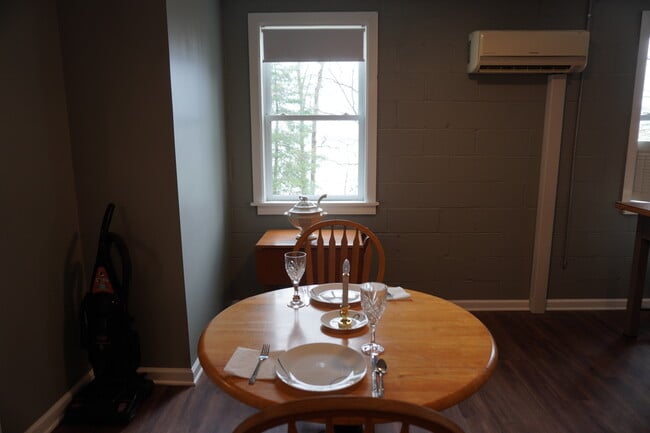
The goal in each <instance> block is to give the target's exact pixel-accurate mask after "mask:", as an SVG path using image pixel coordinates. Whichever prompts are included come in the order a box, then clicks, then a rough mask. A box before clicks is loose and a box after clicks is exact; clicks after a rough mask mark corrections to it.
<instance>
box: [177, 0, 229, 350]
mask: <svg viewBox="0 0 650 433" xmlns="http://www.w3.org/2000/svg"><path fill="white" fill-rule="evenodd" d="M167 19H168V34H169V57H170V66H171V89H172V106H173V115H174V143H175V150H176V171H177V178H178V192H179V194H178V196H179V206H180V223H181V237H182V241H183V242H182V243H183V268H184V278H185V299H186V304H187V319H188V331H189V348H190V359H191V360H194V359H196V356H197V346H198V340H199V337H200V334H201V332H202V331H203V329H204V328H205V326H206V325H207V323H208V322H209V321H210V319H212V317H214V316H215V315H216V314H217V313H218V312H219V311H220V310H221V309H222V307H223V305H224V302H225V300H224V294H225V293H226V287H227V275H228V270H227V268H226V265H227V263H228V261H227V257H226V255H227V253H228V251H227V247H226V244H227V235H228V232H227V230H226V218H227V216H228V214H227V209H228V203H227V200H228V190H227V188H228V185H227V176H226V154H225V151H226V143H225V125H224V123H225V118H224V110H223V89H222V82H223V76H222V72H221V71H222V68H223V65H222V52H221V29H220V8H219V2H218V1H212V0H193V1H191V2H188V1H187V0H173V1H171V0H170V1H167Z"/></svg>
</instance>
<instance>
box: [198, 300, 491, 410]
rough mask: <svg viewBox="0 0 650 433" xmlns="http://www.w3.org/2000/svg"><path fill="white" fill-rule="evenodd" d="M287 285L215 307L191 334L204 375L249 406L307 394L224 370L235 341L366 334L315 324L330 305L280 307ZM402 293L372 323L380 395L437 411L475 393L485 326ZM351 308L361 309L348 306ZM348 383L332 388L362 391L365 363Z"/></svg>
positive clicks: (367, 390)
mask: <svg viewBox="0 0 650 433" xmlns="http://www.w3.org/2000/svg"><path fill="white" fill-rule="evenodd" d="M292 291H293V289H291V288H287V289H280V290H275V291H271V292H267V293H263V294H260V295H256V296H252V297H250V298H247V299H244V300H242V301H239V302H237V303H236V304H234V305H232V306H230V307H228V308H227V309H225V310H223V311H222V312H221V313H219V314H218V315H217V316H216V317H215V318H214V319H213V320H212V321H211V322H210V324H209V325H208V326H207V327H206V329H205V330H204V331H203V334H202V335H201V339H200V340H199V359H200V361H201V365H202V366H203V370H204V371H205V373H206V375H207V376H208V377H209V378H210V379H212V381H214V383H216V384H217V385H218V386H219V387H221V388H222V389H223V390H224V391H226V392H227V393H228V394H230V395H231V396H232V397H234V398H236V399H237V400H239V401H241V402H243V403H245V404H247V405H250V406H252V407H256V408H262V407H266V406H270V405H274V404H277V403H282V402H286V401H290V400H296V399H301V398H306V397H313V396H314V395H315V393H313V392H309V391H303V390H298V389H294V388H292V387H290V386H288V385H286V384H285V383H283V382H282V381H280V380H279V379H277V378H276V379H275V380H258V381H257V382H256V383H255V384H254V385H249V384H248V379H244V378H240V377H235V376H230V375H226V373H224V367H225V366H226V363H227V362H228V360H229V359H230V357H231V356H232V354H233V353H234V352H235V350H236V349H237V347H238V346H241V347H249V348H254V349H258V348H260V347H261V346H262V344H263V343H269V344H270V345H271V350H272V351H277V350H287V349H291V348H293V347H296V346H299V345H302V344H307V343H319V342H328V343H335V344H340V345H343V346H348V347H350V348H353V349H355V350H358V351H360V347H361V345H362V344H363V343H366V342H367V341H368V340H369V338H370V331H369V329H368V327H367V326H366V327H364V328H362V329H359V330H355V331H351V332H345V333H341V332H336V331H330V330H328V329H327V328H323V327H321V322H320V317H321V315H323V314H324V313H325V312H327V311H330V310H332V307H328V306H323V305H321V304H320V303H316V302H312V303H311V305H309V306H307V307H303V308H301V309H299V310H295V311H294V310H292V309H291V308H289V307H287V305H286V304H287V301H288V300H289V299H290V298H291V295H292ZM408 293H410V294H411V298H410V299H406V300H395V301H389V302H388V303H387V307H386V311H385V313H384V316H383V317H382V319H381V320H380V322H379V324H378V325H377V337H376V338H377V342H379V343H381V344H382V345H383V346H384V347H385V348H386V350H385V352H384V353H383V354H382V355H381V357H382V358H384V359H385V360H386V362H387V363H388V374H386V375H385V376H384V384H385V393H384V398H387V399H395V400H402V401H407V402H411V403H415V404H418V405H422V406H427V407H430V408H433V409H436V410H442V409H445V408H448V407H450V406H453V405H455V404H457V403H459V402H460V401H462V400H464V399H466V398H467V397H469V396H470V395H472V394H473V393H474V392H476V391H477V390H478V389H479V388H480V387H481V386H482V385H483V384H484V383H485V382H486V381H487V380H488V378H489V377H490V375H491V374H492V372H493V371H494V368H495V366H496V363H497V348H496V345H495V343H494V339H493V338H492V335H491V334H490V331H488V329H487V328H486V327H485V326H484V325H483V323H481V321H479V320H478V319H477V318H476V317H475V316H473V315H472V314H471V313H469V312H468V311H467V310H464V309H463V308H461V307H459V306H457V305H455V304H453V303H452V302H449V301H446V300H444V299H441V298H438V297H435V296H432V295H428V294H425V293H422V292H417V291H412V290H409V291H408ZM352 308H353V309H359V310H360V309H361V306H360V305H358V304H357V305H353V306H352ZM366 358H367V362H368V373H367V374H366V377H365V378H364V379H363V380H362V381H361V382H359V383H357V384H355V385H354V386H352V387H350V388H347V389H344V390H340V391H337V392H335V393H336V394H345V395H354V396H370V395H372V392H371V391H372V388H371V377H370V375H371V373H370V371H371V369H370V362H371V360H370V357H369V356H367V357H366Z"/></svg>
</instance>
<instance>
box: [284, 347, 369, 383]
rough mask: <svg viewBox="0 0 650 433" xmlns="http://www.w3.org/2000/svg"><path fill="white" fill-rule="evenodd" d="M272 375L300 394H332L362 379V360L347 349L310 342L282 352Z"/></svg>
mask: <svg viewBox="0 0 650 433" xmlns="http://www.w3.org/2000/svg"><path fill="white" fill-rule="evenodd" d="M275 373H276V374H277V376H278V377H279V378H280V380H281V381H283V382H284V383H286V384H287V385H289V386H291V387H294V388H298V389H302V390H304V391H318V392H327V391H336V390H339V389H344V388H347V387H350V386H352V385H354V384H355V383H357V382H359V381H360V380H361V379H363V377H364V376H365V375H366V360H365V358H364V356H363V355H362V354H361V353H359V352H357V351H355V350H353V349H350V348H349V347H345V346H341V345H338V344H332V343H312V344H305V345H302V346H297V347H294V348H293V349H289V350H287V351H286V352H284V353H282V354H281V355H280V356H279V357H278V359H277V363H276V367H275Z"/></svg>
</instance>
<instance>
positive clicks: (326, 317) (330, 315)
mask: <svg viewBox="0 0 650 433" xmlns="http://www.w3.org/2000/svg"><path fill="white" fill-rule="evenodd" d="M348 317H349V318H350V322H351V323H350V326H348V327H345V328H344V327H342V326H340V325H339V323H340V322H339V320H340V319H341V314H340V311H339V310H332V311H328V312H327V313H325V314H323V315H322V316H320V323H321V324H322V325H323V326H324V327H326V328H327V329H331V330H334V331H343V332H345V331H354V330H356V329H360V328H363V327H364V326H366V325H367V324H368V318H367V317H366V315H365V314H363V311H356V310H349V311H348Z"/></svg>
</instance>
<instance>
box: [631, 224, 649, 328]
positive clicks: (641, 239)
mask: <svg viewBox="0 0 650 433" xmlns="http://www.w3.org/2000/svg"><path fill="white" fill-rule="evenodd" d="M649 239H650V218H648V217H645V216H643V215H639V216H638V220H637V224H636V238H635V241H634V255H633V257H632V274H631V275H630V291H629V293H628V296H627V307H626V310H627V311H626V314H627V318H626V324H625V335H628V336H630V337H636V336H637V334H638V333H639V317H640V314H641V300H642V299H643V287H644V284H645V275H646V267H647V263H648V248H649V247H650V241H649Z"/></svg>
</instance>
